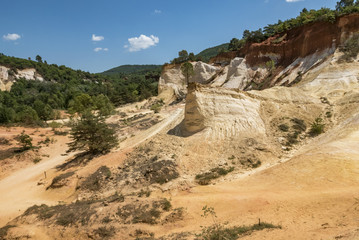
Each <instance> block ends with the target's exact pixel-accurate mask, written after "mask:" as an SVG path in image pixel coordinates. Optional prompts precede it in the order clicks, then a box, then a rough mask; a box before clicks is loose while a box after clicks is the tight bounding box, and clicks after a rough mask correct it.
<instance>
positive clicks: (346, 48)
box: [339, 33, 359, 62]
mask: <svg viewBox="0 0 359 240" xmlns="http://www.w3.org/2000/svg"><path fill="white" fill-rule="evenodd" d="M340 50H341V51H342V52H343V56H341V58H340V59H339V61H346V62H352V61H353V60H354V59H355V58H356V57H357V56H358V54H359V33H355V34H354V35H353V36H352V37H351V38H349V39H348V40H347V41H346V42H345V43H344V45H343V46H342V47H341V48H340Z"/></svg>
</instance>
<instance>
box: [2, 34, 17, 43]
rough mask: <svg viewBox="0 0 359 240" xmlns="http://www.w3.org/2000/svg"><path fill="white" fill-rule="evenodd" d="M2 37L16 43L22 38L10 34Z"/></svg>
mask: <svg viewBox="0 0 359 240" xmlns="http://www.w3.org/2000/svg"><path fill="white" fill-rule="evenodd" d="M2 37H3V39H5V40H8V41H16V40H18V39H20V38H21V37H20V35H19V34H17V33H8V34H7V35H4V36H2Z"/></svg>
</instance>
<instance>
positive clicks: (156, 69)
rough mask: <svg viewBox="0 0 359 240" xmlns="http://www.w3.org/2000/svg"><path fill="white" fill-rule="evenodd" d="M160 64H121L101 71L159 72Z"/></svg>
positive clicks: (119, 72) (112, 72)
mask: <svg viewBox="0 0 359 240" xmlns="http://www.w3.org/2000/svg"><path fill="white" fill-rule="evenodd" d="M161 67H162V65H122V66H119V67H115V68H111V69H109V70H107V71H104V72H102V73H101V74H104V75H110V76H111V75H120V74H133V73H137V74H143V73H147V72H150V71H153V72H159V71H161Z"/></svg>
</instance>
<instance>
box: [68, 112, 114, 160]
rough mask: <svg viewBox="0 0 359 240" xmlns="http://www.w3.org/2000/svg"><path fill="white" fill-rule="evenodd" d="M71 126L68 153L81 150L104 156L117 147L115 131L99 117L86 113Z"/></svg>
mask: <svg viewBox="0 0 359 240" xmlns="http://www.w3.org/2000/svg"><path fill="white" fill-rule="evenodd" d="M71 125H72V126H71V131H70V138H71V139H72V141H71V142H70V143H68V146H69V150H68V151H69V152H73V151H77V150H83V151H86V152H88V153H90V154H100V153H101V154H104V153H107V152H109V151H110V150H111V149H112V148H114V147H116V146H117V145H118V139H117V136H116V132H115V130H114V129H112V128H110V127H109V126H108V125H107V124H106V123H105V118H104V117H102V116H100V115H94V114H93V113H91V112H90V111H86V112H84V113H83V114H82V116H81V118H80V119H79V120H77V121H74V122H72V124H71Z"/></svg>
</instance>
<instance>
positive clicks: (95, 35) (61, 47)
mask: <svg viewBox="0 0 359 240" xmlns="http://www.w3.org/2000/svg"><path fill="white" fill-rule="evenodd" d="M336 2H337V0H302V1H295V0H221V1H219V0H182V1H174V0H102V1H99V0H31V1H30V0H1V8H2V11H1V14H0V22H1V24H0V36H1V39H0V52H2V53H4V54H6V55H10V56H15V57H21V58H28V57H31V58H32V59H34V58H35V56H36V55H37V54H39V55H40V56H42V58H43V59H44V60H47V62H48V63H56V64H58V65H66V66H69V67H72V68H74V69H81V70H84V71H89V72H102V71H104V70H107V69H110V68H112V67H116V66H119V65H123V64H163V63H165V62H168V61H170V59H173V58H174V57H176V56H177V54H178V52H179V51H180V50H182V49H186V50H187V51H188V52H194V53H198V52H200V51H201V50H204V49H206V48H208V47H212V46H216V45H219V44H222V43H225V42H229V41H230V39H232V38H233V37H237V38H241V37H242V33H243V31H244V30H245V29H249V30H256V29H258V28H260V27H264V26H265V25H267V24H268V23H275V22H277V21H278V20H279V19H281V20H285V19H288V18H292V17H295V16H297V15H298V13H299V12H300V11H301V10H302V9H303V8H304V7H305V8H307V9H319V8H321V7H329V8H334V6H335V3H336Z"/></svg>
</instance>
